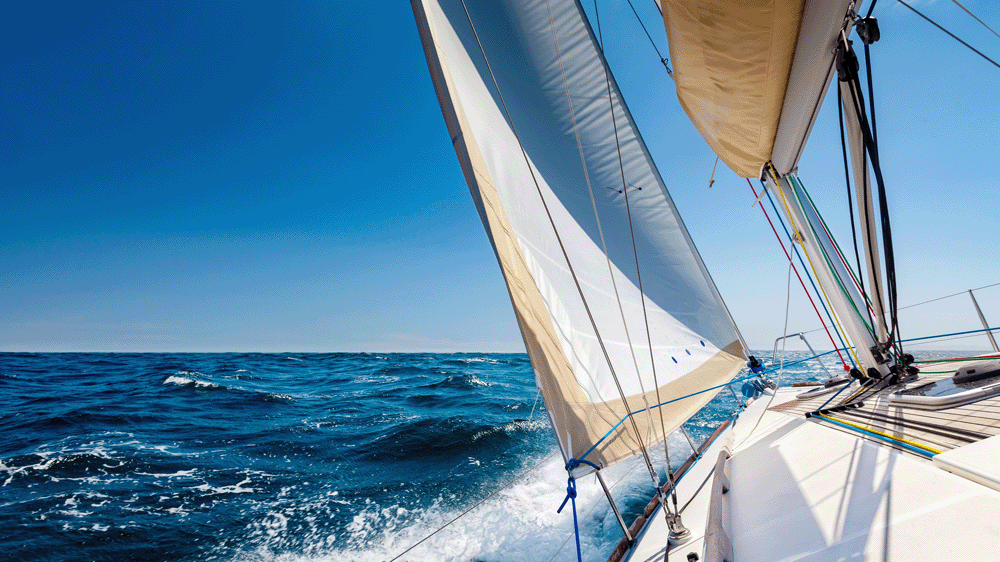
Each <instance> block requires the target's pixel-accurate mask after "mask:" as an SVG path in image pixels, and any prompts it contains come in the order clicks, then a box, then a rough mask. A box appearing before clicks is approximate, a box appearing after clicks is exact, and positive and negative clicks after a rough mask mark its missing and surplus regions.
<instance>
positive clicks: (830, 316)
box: [751, 180, 854, 370]
mask: <svg viewBox="0 0 1000 562" xmlns="http://www.w3.org/2000/svg"><path fill="white" fill-rule="evenodd" d="M761 184H762V189H763V191H762V192H761V198H763V196H764V195H767V202H768V203H770V204H771V209H772V210H773V211H774V216H775V217H776V218H777V219H778V224H780V225H781V229H782V230H784V231H785V236H787V237H788V245H789V246H790V247H791V249H792V252H794V253H795V257H797V258H799V265H801V266H802V270H803V271H804V272H805V274H806V279H808V280H809V284H810V285H812V288H813V292H814V293H816V300H818V301H819V304H820V306H822V307H823V312H825V313H826V317H827V318H828V319H829V320H830V326H829V328H830V329H832V330H833V333H834V334H836V335H837V339H838V340H840V348H837V345H836V344H834V346H833V347H834V349H843V350H844V351H848V350H849V346H848V345H847V343H846V341H845V340H844V335H842V334H841V332H839V331H838V330H837V327H838V326H839V324H837V322H836V321H835V320H834V317H833V314H832V313H831V312H830V309H829V308H828V307H827V305H826V302H825V301H824V300H823V293H822V292H821V291H820V288H819V287H817V286H816V280H815V279H813V276H812V275H810V273H809V266H808V265H807V264H806V260H804V259H803V258H802V253H801V252H799V249H798V248H796V247H795V239H794V238H793V237H792V234H791V233H790V232H789V231H788V226H787V225H785V221H784V219H783V218H782V217H781V211H779V210H778V206H777V204H775V202H774V198H773V197H771V193H770V192H769V191H768V190H767V184H766V183H765V182H764V181H763V180H762V181H761ZM751 189H752V186H751ZM779 242H780V239H779ZM782 247H784V244H782ZM806 294H809V293H808V291H807V292H806ZM820 324H822V325H823V329H827V326H826V324H825V323H824V322H823V321H822V319H820ZM828 333H829V332H828ZM838 355H840V354H839V353H838ZM847 357H848V359H850V360H851V361H853V360H854V358H853V357H852V356H851V355H850V353H848V356H847ZM841 363H842V364H843V365H844V367H845V370H847V369H846V367H847V362H846V361H844V360H843V357H842V356H841Z"/></svg>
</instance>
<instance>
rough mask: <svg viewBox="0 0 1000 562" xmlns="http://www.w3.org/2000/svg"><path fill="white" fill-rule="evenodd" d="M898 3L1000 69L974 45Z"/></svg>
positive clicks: (899, 0)
mask: <svg viewBox="0 0 1000 562" xmlns="http://www.w3.org/2000/svg"><path fill="white" fill-rule="evenodd" d="M896 1H897V2H899V3H900V4H902V5H904V6H906V7H907V8H909V9H910V10H911V11H913V13H915V14H917V15H918V16H920V17H922V18H924V19H925V20H927V21H928V22H930V24H931V25H933V26H934V27H936V28H938V29H940V30H941V31H943V32H945V33H947V34H948V35H950V36H951V38H952V39H954V40H955V41H958V42H959V43H961V44H963V45H965V46H966V47H968V48H969V49H970V50H971V51H972V52H974V53H976V54H977V55H979V56H981V57H983V58H984V59H986V60H987V61H989V63H990V64H992V65H993V66H995V67H997V68H1000V64H998V63H997V61H995V60H993V59H991V58H990V57H988V56H986V55H984V54H983V53H981V52H979V50H978V49H976V48H975V47H973V46H972V45H970V44H968V43H966V42H965V41H962V40H961V39H959V37H958V36H957V35H955V34H954V33H952V32H950V31H948V30H947V29H945V28H943V27H941V26H940V25H938V23H937V22H935V21H934V20H932V19H931V18H929V17H927V16H925V15H923V14H922V13H920V12H918V11H917V9H916V8H914V7H913V6H911V5H909V4H907V3H906V2H903V0H896ZM977 19H978V18H977ZM990 31H993V30H992V29H991V30H990ZM994 33H995V32H994Z"/></svg>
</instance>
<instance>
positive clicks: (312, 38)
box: [0, 0, 1000, 352]
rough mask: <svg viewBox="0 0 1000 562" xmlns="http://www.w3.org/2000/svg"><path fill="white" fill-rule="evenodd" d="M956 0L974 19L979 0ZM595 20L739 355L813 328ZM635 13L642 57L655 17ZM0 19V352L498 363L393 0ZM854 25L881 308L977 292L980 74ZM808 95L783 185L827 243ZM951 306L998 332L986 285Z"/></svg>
mask: <svg viewBox="0 0 1000 562" xmlns="http://www.w3.org/2000/svg"><path fill="white" fill-rule="evenodd" d="M913 4H914V5H915V6H916V7H917V8H918V9H920V10H922V11H924V12H925V13H926V14H927V15H928V16H930V17H932V18H934V19H935V20H937V21H939V23H941V24H942V25H943V26H945V27H946V28H948V29H950V30H951V31H953V32H955V33H956V34H957V35H959V36H960V37H963V39H965V40H966V41H968V42H970V43H971V44H972V45H974V46H976V47H977V48H978V49H979V50H981V51H983V52H984V53H985V54H987V55H988V56H991V57H993V58H994V59H998V58H1000V37H998V36H996V35H994V34H993V33H991V32H990V31H989V30H987V29H985V28H983V27H982V26H981V25H980V24H979V23H977V22H976V21H975V20H973V19H972V18H971V17H969V16H968V15H967V14H966V13H965V12H963V11H961V9H960V8H958V7H957V6H956V5H955V4H954V3H952V2H947V1H945V0H937V1H934V2H927V1H923V2H916V3H913ZM963 4H964V5H965V6H966V7H967V8H969V9H970V10H971V11H973V12H974V13H976V14H977V15H978V16H979V17H980V18H981V19H983V20H984V21H985V22H986V23H988V24H990V25H991V26H992V27H993V28H994V29H1000V10H998V9H997V8H996V7H995V6H994V5H993V3H991V2H987V1H979V2H974V1H972V0H969V1H966V2H963ZM599 8H600V10H601V22H602V26H604V36H605V38H606V41H607V44H606V49H607V56H608V59H609V61H610V64H611V66H612V69H613V71H614V72H615V73H616V78H617V79H618V81H619V84H620V86H621V89H622V90H623V93H624V96H625V99H626V100H627V101H628V103H629V106H630V108H631V110H632V113H633V114H634V116H635V118H636V121H637V124H638V126H639V129H640V131H641V132H642V133H643V135H644V137H645V139H646V142H647V144H648V146H649V148H650V151H651V153H652V155H653V158H654V160H655V161H656V162H657V164H658V166H659V168H660V171H661V174H662V175H663V176H664V178H665V179H666V181H667V183H668V188H669V189H670V191H671V195H672V196H673V198H674V200H675V203H676V205H677V207H678V209H679V210H680V212H681V214H682V216H683V217H684V220H685V223H686V224H687V226H688V228H689V230H690V231H691V235H692V238H693V239H694V240H695V243H696V244H697V245H698V248H699V251H700V252H701V255H702V257H703V259H704V261H705V262H706V265H707V266H708V268H709V270H710V271H711V272H712V275H713V278H714V280H715V282H716V284H717V285H718V287H719V290H720V292H721V294H722V296H723V298H724V299H725V301H726V303H727V305H728V307H729V309H730V311H731V313H732V315H733V317H734V319H735V320H736V323H737V325H738V326H739V327H740V329H741V331H742V333H743V335H744V337H745V338H746V340H747V341H748V343H749V344H750V346H751V347H752V348H755V349H770V348H771V346H772V344H773V342H774V338H775V337H777V336H778V335H780V334H781V333H782V332H786V333H793V332H800V331H810V330H816V329H818V328H820V324H819V321H818V320H817V319H816V317H815V316H814V315H813V313H812V312H811V308H810V307H809V304H808V302H807V301H806V300H805V297H804V296H803V295H802V291H801V289H800V288H797V287H794V286H793V290H792V292H791V294H790V295H789V294H788V293H787V291H786V289H787V280H788V268H787V261H786V260H785V258H784V256H783V254H782V253H781V249H780V248H779V247H778V245H777V243H776V241H775V240H774V237H773V234H771V231H770V228H769V227H768V225H767V222H766V221H765V220H764V218H763V215H762V214H761V212H760V210H759V208H753V207H752V203H753V201H754V197H753V195H752V194H751V193H750V189H749V187H748V186H747V184H746V181H745V180H744V179H741V178H739V177H737V176H736V175H735V174H733V173H732V172H730V171H729V170H728V169H725V166H724V164H720V166H719V170H718V171H717V172H716V176H715V180H716V181H715V184H714V185H713V186H712V188H711V189H709V187H708V180H709V177H710V175H711V171H712V167H713V163H714V161H715V157H714V155H713V154H712V153H711V151H710V150H709V149H708V147H707V145H706V144H705V142H704V141H703V140H701V138H700V137H699V136H698V135H697V133H696V132H695V130H694V128H693V126H691V125H690V123H689V122H688V121H687V119H686V117H685V116H684V115H683V112H682V111H681V109H680V108H679V105H678V103H677V99H676V95H675V94H674V90H673V83H672V82H671V80H670V78H669V77H668V76H667V75H666V73H665V71H664V70H663V67H662V65H660V63H659V57H658V56H656V54H655V52H654V51H653V48H652V47H651V46H650V44H649V41H648V40H647V39H646V37H645V35H643V34H642V30H641V28H639V26H638V24H637V23H636V20H635V16H634V15H632V12H631V10H630V9H629V7H628V5H627V4H626V3H625V2H623V1H618V0H612V1H603V0H602V2H601V3H600V4H599ZM637 8H639V9H640V14H641V16H642V18H643V20H644V22H645V23H646V26H647V28H648V29H649V30H650V33H651V34H652V36H653V41H654V42H655V43H656V44H657V46H658V47H659V48H660V50H661V51H663V52H664V53H666V39H665V37H664V32H663V26H662V22H659V21H657V14H656V13H655V6H654V5H653V4H652V3H651V2H646V3H645V4H644V5H642V6H637ZM588 10H590V11H591V12H592V11H593V9H592V8H591V7H588ZM5 12H6V16H5V18H4V19H3V21H2V22H0V202H2V204H0V351H264V352H280V351H374V352H377V351H383V352H385V351H404V352H411V351H428V352H452V351H511V352H520V351H523V349H524V347H523V343H522V340H521V337H520V334H519V332H518V329H517V325H516V322H515V319H514V314H513V311H512V309H511V306H510V301H509V298H508V296H507V292H506V289H505V287H504V284H503V281H502V278H501V275H500V271H499V267H498V266H497V263H496V259H495V257H494V254H493V251H492V249H491V248H490V246H489V242H488V239H487V237H486V234H485V232H484V230H483V227H482V224H481V222H480V220H479V217H478V214H477V213H476V211H475V208H474V206H473V204H472V200H471V197H470V196H469V193H468V188H467V186H466V184H465V181H464V178H463V176H462V174H461V170H460V168H459V166H458V161H457V159H456V157H455V153H454V151H453V149H452V147H451V143H450V139H449V136H448V133H447V130H446V128H445V124H444V119H443V118H442V116H441V112H440V108H439V106H438V102H437V99H436V97H435V94H434V90H433V87H432V84H431V81H430V76H429V73H428V71H427V65H426V62H425V60H424V56H423V51H422V48H421V45H420V40H419V37H418V34H417V30H416V26H415V24H414V21H413V15H412V12H411V10H410V8H409V6H408V5H407V4H406V3H395V4H392V5H379V9H378V10H377V11H376V10H374V9H372V4H371V3H368V2H327V1H324V2H306V1H302V2H293V3H283V2H257V3H246V2H225V1H217V2H191V1H178V2H170V3H165V2H123V3H114V2H101V3H89V2H83V3H77V2H72V3H69V2H67V3H58V2H57V3H45V2H36V3H17V4H14V5H11V6H8V7H7V8H6V10H5ZM874 15H875V16H876V17H878V18H879V22H880V24H881V29H882V40H881V41H880V42H879V43H877V44H875V45H874V46H873V47H872V51H873V59H874V66H875V71H874V75H875V93H876V95H875V99H876V113H877V118H878V127H879V129H878V130H879V145H880V149H881V151H882V160H883V162H884V164H883V167H884V171H885V175H886V181H887V184H888V189H889V192H890V194H889V197H888V198H889V205H890V210H891V213H892V220H893V234H894V238H895V241H896V259H897V275H898V277H899V279H900V280H899V294H900V304H901V305H902V306H906V305H909V304H915V303H919V302H922V301H927V300H930V299H935V298H938V297H943V296H945V295H951V294H954V293H961V292H963V291H966V290H967V289H970V288H973V289H974V288H977V287H983V286H987V285H991V284H994V283H998V282H1000V257H998V255H1000V253H998V250H1000V226H998V224H997V217H998V210H1000V206H998V201H1000V195H997V185H998V184H1000V181H998V180H1000V168H998V166H997V154H998V147H1000V127H997V126H996V123H998V122H1000V104H998V103H997V102H998V101H1000V100H998V98H1000V95H998V94H997V92H998V91H1000V69H998V68H996V67H994V66H992V65H991V64H990V63H988V62H986V61H984V60H982V59H981V58H979V57H978V56H977V55H975V54H974V53H972V52H970V51H968V50H966V49H965V48H964V47H962V46H961V45H959V44H958V43H957V42H955V41H954V40H953V39H951V38H949V37H947V36H946V35H945V34H943V33H942V32H940V31H939V30H937V29H935V28H933V27H932V26H930V24H927V23H926V22H924V21H923V20H921V19H920V18H919V17H917V16H916V15H915V14H913V13H912V12H910V11H909V10H907V9H906V8H904V7H903V6H902V5H900V4H898V3H893V2H888V1H885V0H883V1H882V2H879V4H878V6H877V7H876V9H875V13H874ZM833 101H835V98H834V100H833ZM828 102H830V103H827V104H825V105H824V109H823V110H822V112H821V114H820V116H819V119H818V121H817V124H816V126H815V127H814V132H813V135H812V138H811V139H810V143H809V145H808V147H807V150H806V153H805V154H804V156H803V159H802V161H801V163H800V167H799V175H800V177H801V178H802V179H803V181H804V182H805V184H806V187H807V188H808V189H809V190H810V193H811V194H812V195H813V197H814V199H815V200H816V203H817V205H818V206H819V207H820V209H821V210H822V212H823V215H824V218H825V219H826V220H827V222H828V223H830V224H831V227H832V229H833V230H834V234H835V236H836V237H837V238H838V240H839V241H840V242H841V244H842V245H843V244H845V243H849V241H850V230H849V226H848V222H847V221H848V218H847V202H846V194H845V192H846V190H845V187H844V180H843V164H842V161H841V154H840V140H839V129H838V126H837V113H836V107H835V105H834V103H833V102H832V101H831V100H829V99H828ZM838 225H839V226H838ZM793 281H794V277H793ZM976 298H977V299H978V301H979V304H980V306H981V307H982V310H983V313H984V315H985V316H986V318H987V319H988V320H990V321H991V324H992V325H997V324H998V323H1000V286H994V287H988V288H985V289H981V290H979V291H977V292H976ZM786 302H787V303H788V305H789V306H788V308H789V309H790V313H789V316H788V320H787V329H786V328H785V325H786V318H785V310H786ZM971 302H972V301H971V300H970V299H969V297H968V294H964V295H958V296H954V297H949V298H947V299H942V300H939V301H936V302H934V303H930V304H927V305H921V306H915V307H912V308H908V309H905V310H903V311H902V312H901V313H900V321H901V324H902V328H901V329H902V333H903V336H904V337H916V336H924V335H931V334H937V333H947V332H954V331H959V330H968V329H976V328H979V327H981V325H980V324H979V320H978V317H977V316H976V315H975V309H974V308H973V307H972V304H971ZM808 337H809V340H810V343H812V344H813V346H814V347H816V348H817V349H820V348H823V349H829V348H830V347H831V345H830V344H829V341H828V340H827V341H824V339H823V338H824V337H825V336H824V335H823V334H822V332H814V333H809V334H808ZM987 345H988V342H987V341H986V338H985V337H983V336H981V335H980V336H978V337H975V338H968V339H962V340H954V341H951V342H945V343H944V344H937V348H948V347H953V348H958V349H986V346H987ZM797 348H801V346H799V347H797Z"/></svg>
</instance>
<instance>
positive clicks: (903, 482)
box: [629, 389, 1000, 562]
mask: <svg viewBox="0 0 1000 562" xmlns="http://www.w3.org/2000/svg"><path fill="white" fill-rule="evenodd" d="M798 392H801V389H782V390H780V391H779V392H778V395H777V396H776V397H775V400H774V404H779V403H782V402H784V401H787V400H789V399H793V397H794V395H795V394H796V393H798ZM769 398H770V397H769V396H768V395H764V396H762V397H761V398H760V399H758V400H757V401H756V402H755V403H754V404H752V405H751V406H750V408H748V410H747V411H746V412H744V413H743V414H742V415H741V416H740V418H739V419H738V420H737V422H736V424H735V425H734V428H733V430H732V431H733V441H734V444H735V447H734V449H733V456H732V458H731V459H730V460H729V463H730V465H729V469H728V473H729V478H730V481H731V488H730V491H729V493H727V494H725V495H724V496H723V497H724V498H725V504H726V506H727V509H726V510H725V512H724V513H725V525H726V532H727V533H728V535H729V538H730V540H731V541H732V544H733V553H734V560H735V562H751V561H762V562H763V561H776V560H817V561H818V560H823V561H827V560H852V561H853V560H883V561H888V560H898V561H912V560H921V559H934V560H963V561H970V560H984V561H986V560H989V561H993V560H997V559H1000V554H997V549H998V547H1000V492H998V491H996V490H994V489H991V488H988V487H986V486H983V485H982V484H980V483H977V482H976V481H973V480H971V479H969V478H966V477H963V476H959V475H956V474H952V473H951V472H948V471H947V470H944V469H943V468H941V467H939V466H938V464H936V463H934V462H931V460H930V459H926V458H921V457H920V456H919V455H914V454H912V453H906V452H902V451H900V450H899V449H896V448H893V447H890V446H885V445H882V444H880V443H878V442H875V441H871V440H866V439H862V438H860V437H859V436H856V435H854V434H853V433H849V432H846V431H842V430H838V429H835V428H834V427H833V426H831V425H829V424H826V423H821V422H818V421H814V420H807V419H805V418H804V417H803V416H801V415H793V414H789V413H782V412H778V411H770V410H769V411H765V410H764V408H765V407H766V406H767V402H768V399H769ZM762 414H763V417H762V418H760V416H761V415H762ZM758 419H760V422H759V424H758V423H757V422H758ZM755 425H756V429H754V426H755ZM751 430H753V434H752V435H751V434H750V432H751ZM726 438H727V436H726V435H723V436H721V437H720V438H719V439H718V440H717V441H716V443H714V444H713V446H712V447H711V448H710V449H709V450H708V451H706V454H705V455H704V456H703V458H702V460H701V461H700V462H698V463H697V464H696V465H695V466H694V467H693V468H692V470H691V471H690V472H689V473H688V474H687V475H686V476H685V478H684V479H683V480H682V481H681V482H680V484H679V485H678V493H679V496H678V500H679V502H680V503H681V505H683V504H684V503H685V502H687V501H688V500H690V499H691V497H692V494H694V493H695V490H696V489H698V487H699V485H700V484H701V483H702V482H703V481H706V478H707V481H706V483H705V485H704V486H703V487H702V488H701V490H700V493H699V494H698V496H696V497H695V498H694V499H693V500H691V503H690V504H689V505H688V507H687V508H686V509H684V511H683V512H682V517H683V521H684V524H685V525H686V526H687V527H688V528H689V529H691V531H692V533H693V534H694V536H695V539H693V540H692V541H691V542H689V543H687V544H685V545H681V546H680V547H677V548H674V549H672V550H671V560H686V559H687V558H686V556H687V553H689V552H696V553H697V554H698V556H699V558H702V559H704V558H703V556H704V555H703V544H702V538H703V536H704V534H705V529H704V525H705V521H706V519H707V517H706V516H707V511H708V502H709V498H708V495H709V494H708V493H707V492H708V491H709V490H710V489H711V483H712V482H711V472H712V469H713V466H714V464H715V459H716V458H717V457H718V450H719V447H721V444H722V443H723V442H724V441H725V440H726ZM986 441H991V440H986ZM982 443H985V441H984V442H980V447H979V448H983V445H982ZM996 444H997V443H990V444H989V445H992V446H993V448H990V451H987V452H986V453H983V452H981V451H980V452H978V453H977V452H976V451H972V453H976V454H975V455H973V457H971V458H973V460H972V461H967V462H973V463H978V464H979V465H980V466H981V465H983V464H984V463H985V464H987V465H988V464H989V462H988V461H989V459H987V460H985V461H984V460H983V459H982V458H980V457H982V454H986V455H987V456H989V455H991V454H992V452H993V451H996V449H995V445H996ZM974 445H976V444H973V445H965V446H963V447H957V448H955V449H952V450H951V451H949V453H948V454H951V455H953V456H958V457H959V458H960V459H963V458H965V457H967V456H968V455H963V454H961V451H962V449H964V448H965V447H972V446H974ZM987 448H989V447H987ZM994 458H995V457H994ZM945 460H947V459H945ZM992 470H993V471H994V472H995V471H996V469H995V468H993V469H992ZM665 537H666V524H665V522H664V519H663V515H662V513H660V512H659V511H657V513H655V514H654V515H653V516H652V517H651V521H650V523H649V524H648V525H647V528H646V531H645V532H644V534H643V535H642V536H641V537H640V538H641V540H640V542H639V544H637V545H636V546H635V547H634V548H633V549H632V553H631V557H630V558H629V560H631V561H632V562H636V561H646V560H649V561H652V560H663V549H664V543H665Z"/></svg>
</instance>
